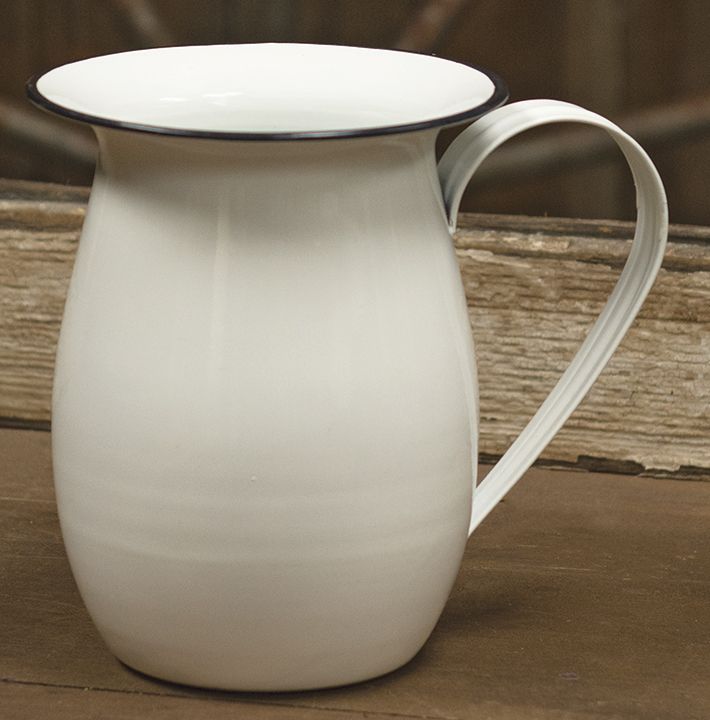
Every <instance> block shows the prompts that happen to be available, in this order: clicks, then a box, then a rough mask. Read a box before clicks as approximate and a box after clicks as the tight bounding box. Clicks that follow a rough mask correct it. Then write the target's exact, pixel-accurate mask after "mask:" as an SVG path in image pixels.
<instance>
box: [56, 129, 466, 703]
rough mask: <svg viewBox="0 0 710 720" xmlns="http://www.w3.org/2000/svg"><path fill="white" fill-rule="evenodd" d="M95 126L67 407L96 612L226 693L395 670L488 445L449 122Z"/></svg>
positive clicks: (69, 345) (69, 465) (114, 634)
mask: <svg viewBox="0 0 710 720" xmlns="http://www.w3.org/2000/svg"><path fill="white" fill-rule="evenodd" d="M99 135H100V138H101V158H102V160H101V163H100V167H99V170H98V172H97V176H96V179H95V184H94V188H93V191H92V195H91V201H90V206H89V212H88V215H87V218H86V223H85V226H84V231H83V235H82V240H81V247H80V250H79V254H78V257H77V264H76V269H75V274H74V278H73V281H72V286H71V291H70V294H69V299H68V302H67V307H66V315H65V320H64V325H63V328H62V334H61V341H60V345H59V353H58V359H57V370H56V381H55V392H54V412H53V429H54V437H53V442H54V470H55V478H56V487H57V498H58V504H59V512H60V517H61V522H62V530H63V533H64V538H65V542H66V546H67V550H68V553H69V557H70V560H71V563H72V568H73V570H74V573H75V576H76V578H77V582H78V585H79V588H80V590H81V593H82V596H83V598H84V600H85V602H86V604H87V607H88V608H89V611H90V613H91V615H92V617H93V618H94V620H95V622H96V624H97V626H98V627H99V628H100V630H101V632H102V634H103V636H104V638H105V639H106V641H107V642H108V644H109V646H110V647H111V649H112V650H113V651H114V652H115V653H116V654H117V655H118V657H120V658H121V659H122V660H124V662H126V663H128V664H129V665H132V666H134V667H136V668H138V669H140V670H143V671H144V672H147V673H150V674H154V675H157V676H159V677H164V678H168V679H171V680H175V681H178V682H186V683H193V684H199V685H207V686H213V687H225V688H240V689H293V688H303V687H314V686H325V685H333V684H339V683H345V682H353V681H356V680H360V679H364V678H366V677H369V676H372V675H377V674H380V673H384V672H386V671H388V670H391V669H393V668H395V667H397V666H398V665H401V664H402V663H404V662H406V661H407V660H408V659H409V658H410V657H411V656H412V655H414V653H415V652H416V651H417V650H418V649H419V648H420V647H421V645H422V644H423V643H424V641H425V640H426V638H427V636H428V635H429V633H430V632H431V630H432V628H433V627H434V624H435V623H436V620H437V618H438V616H439V614H440V612H441V610H442V608H443V606H444V603H445V601H446V598H447V595H448V593H449V590H450V588H451V585H452V583H453V581H454V578H455V576H456V572H457V570H458V565H459V562H460V559H461V556H462V553H463V548H464V544H465V542H466V538H467V532H466V531H467V527H468V520H469V513H470V507H471V491H472V483H471V480H472V476H473V469H474V463H473V458H474V457H475V454H476V450H475V446H474V440H473V438H475V436H476V406H475V380H474V373H475V371H474V362H473V352H472V347H471V340H470V331H469V325H468V315H467V312H466V306H465V300H464V296H463V291H462V288H461V283H460V279H459V271H458V265H457V263H456V260H455V257H454V253H453V248H452V244H451V239H450V236H449V233H448V230H447V227H446V222H445V219H444V213H443V208H442V205H441V196H440V191H439V187H438V180H437V177H436V167H435V160H434V136H433V135H432V134H431V133H424V134H419V133H414V134H408V135H402V136H394V137H391V138H371V139H358V140H338V141H335V140H330V141H322V142H319V141H311V142H304V143H286V144H284V143H275V144H271V143H253V144H248V143H238V142H217V141H211V140H194V139H179V138H163V137H158V136H150V135H134V134H129V133H124V132H121V131H112V130H101V131H100V132H99Z"/></svg>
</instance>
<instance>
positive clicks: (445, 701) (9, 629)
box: [0, 429, 710, 720]
mask: <svg viewBox="0 0 710 720" xmlns="http://www.w3.org/2000/svg"><path fill="white" fill-rule="evenodd" d="M0 458H2V464H0V536H2V537H3V539H4V542H3V544H2V545H0V716H1V717H3V718H30V717H57V718H65V717H66V718H68V717H72V718H96V717H122V718H134V717H136V718H137V717H145V716H146V715H147V713H148V712H149V711H150V712H151V717H153V716H155V717H158V718H160V717H176V718H179V717H197V716H199V717H201V718H206V719H209V718H221V717H226V714H227V713H228V712H232V713H233V714H234V716H235V717H242V716H243V717H254V718H262V717H274V718H281V717H293V718H294V719H295V720H302V719H306V718H313V719H314V720H317V719H318V718H324V719H325V720H328V718H334V719H337V720H341V719H344V718H346V717H373V718H385V717H401V718H434V719H437V720H443V719H444V718H447V719H452V718H479V717H480V718H490V719H491V720H543V719H545V720H592V719H597V720H601V719H602V718H605V719H606V720H611V719H614V718H617V719H621V718H623V720H636V719H638V720H648V718H654V720H701V719H702V720H704V719H705V718H707V717H710V683H709V682H708V680H709V679H710V671H709V670H708V668H709V667H710V605H709V604H708V597H709V596H710V554H709V553H708V552H707V550H706V548H707V537H708V534H709V533H710V484H709V483H705V482H684V483H679V482H675V481H672V480H669V479H665V480H663V479H648V478H635V477H629V476H620V475H607V474H603V473H584V472H571V471H561V470H551V469H535V470H532V471H530V472H529V473H528V474H527V476H526V477H525V478H524V479H523V481H522V482H521V483H520V484H519V485H517V486H516V487H515V488H514V489H513V490H512V491H511V493H510V494H509V496H508V497H507V499H506V500H505V501H504V502H503V503H502V504H501V505H500V506H499V507H498V508H496V510H495V511H494V513H493V514H492V515H491V516H490V518H489V519H487V520H486V522H485V523H483V525H482V526H481V527H480V528H479V529H478V530H477V531H476V533H475V535H474V537H473V539H472V541H471V542H470V543H469V546H468V548H467V551H466V554H465V557H464V561H463V565H462V568H461V572H460V574H459V577H458V579H457V581H456V584H455V587H454V589H453V592H452V594H451V597H450V599H449V602H448V605H447V607H446V609H445V611H444V614H443V616H442V618H441V621H440V622H439V624H438V626H437V628H436V630H435V631H434V634H433V635H432V637H431V638H430V640H429V641H428V643H427V644H426V646H425V647H424V649H423V650H422V652H421V653H420V654H419V655H418V656H417V657H416V658H415V659H414V660H413V661H412V662H411V663H409V664H408V665H407V666H406V667H404V668H402V669H400V670H398V671H396V672H394V673H392V674H390V675H388V676H385V677H383V678H380V679H377V680H373V681H371V682H366V683H362V684H359V685H353V686H350V687H344V688H337V689H334V690H327V691H321V692H304V693H283V694H266V693H250V694H244V693H219V692H210V691H200V690H195V689H191V688H187V687H184V686H179V685H174V684H170V683H165V682H159V681H156V680H153V679H151V678H149V677H146V676H144V675H139V674H138V673H135V672H133V671H131V670H129V669H128V668H126V667H125V666H123V665H122V664H120V663H119V662H118V661H117V660H115V659H114V658H113V657H112V656H111V655H110V654H109V652H108V651H107V650H106V648H105V647H104V645H103V643H102V641H101V640H100V638H99V637H98V635H97V633H96V631H95V629H94V627H93V625H92V624H91V621H90V619H89V617H88V615H87V613H86V611H85V609H84V606H83V604H82V602H81V599H80V597H79V595H78V593H77V590H76V587H75V585H74V582H73V580H72V578H71V574H70V571H69V566H68V563H67V560H66V557H65V554H64V549H63V546H62V542H61V536H60V531H59V525H58V522H57V517H56V512H55V505H54V496H53V492H52V485H51V467H50V460H49V434H48V433H45V432H34V431H26V430H11V429H4V430H0ZM7 468H9V469H10V470H9V471H7V470H6V469H7ZM153 713H154V714H153Z"/></svg>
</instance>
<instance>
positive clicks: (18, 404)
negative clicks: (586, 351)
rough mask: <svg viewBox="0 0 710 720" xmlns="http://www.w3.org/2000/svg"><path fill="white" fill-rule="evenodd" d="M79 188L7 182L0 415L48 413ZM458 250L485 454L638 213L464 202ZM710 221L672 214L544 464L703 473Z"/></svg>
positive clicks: (530, 402)
mask: <svg viewBox="0 0 710 720" xmlns="http://www.w3.org/2000/svg"><path fill="white" fill-rule="evenodd" d="M87 197H88V190H87V189H86V188H63V187H57V186H51V185H38V184H33V183H17V182H9V181H0V423H3V424H5V425H19V426H22V425H27V424H30V425H34V426H40V427H47V426H48V424H49V421H50V397H51V384H52V371H53V363H54V351H55V343H56V338H57V334H58V331H59V324H60V320H61V312H62V308H63V304H64V298H65V295H66V291H67V285H68V282H69V278H70V274H71V268H72V263H73V257H74V253H75V250H76V246H77V240H78V236H79V232H80V229H81V224H82V221H83V217H84V211H85V203H86V199H87ZM460 224H461V227H460V230H459V232H458V233H457V236H456V249H457V253H458V258H459V262H460V266H461V271H462V275H463V279H464V284H465V288H466V294H467V298H468V302H469V306H470V314H471V322H472V327H473V333H474V337H475V341H476V347H477V355H478V362H479V379H480V388H481V443H480V447H481V452H482V455H483V457H484V458H488V459H491V458H495V457H498V456H500V454H501V453H502V452H503V451H504V450H505V448H506V447H507V446H508V445H509V444H510V442H511V440H512V439H513V438H514V437H515V436H516V435H517V433H518V432H519V431H520V430H521V429H522V427H523V426H524V425H525V423H526V422H527V420H528V419H529V418H530V417H531V416H532V414H533V413H534V411H535V410H536V408H537V407H538V406H539V404H540V403H541V402H542V400H543V398H544V397H545V395H546V393H547V392H548V391H549V390H550V389H551V388H552V386H553V385H554V383H555V381H556V379H557V378H558V377H559V375H560V374H561V372H562V370H563V369H564V367H565V365H566V363H567V362H568V361H569V360H570V359H571V357H572V355H573V353H574V351H575V349H576V348H577V346H578V345H579V343H580V342H581V340H582V338H583V336H584V334H585V332H586V331H587V329H588V328H589V326H590V325H591V323H592V321H593V319H594V317H595V315H596V313H598V311H599V310H600V309H601V307H602V305H603V303H604V299H605V297H606V296H607V294H608V293H609V291H610V290H611V288H612V286H613V284H614V282H615V279H616V277H617V276H618V273H619V272H620V269H621V266H622V265H623V262H624V260H625V258H626V254H627V252H628V246H629V243H630V239H629V238H630V237H631V232H632V226H630V225H629V224H627V223H607V222H589V221H587V222H583V221H574V220H553V219H545V218H538V219H534V218H525V217H509V216H491V215H463V216H462V217H461V223H460ZM709 360H710V229H704V228H693V227H682V226H677V227H674V228H673V230H672V236H671V241H670V244H669V248H668V252H667V255H666V259H665V262H664V267H663V269H662V270H661V273H660V276H659V278H658V280H657V282H656V284H655V286H654V288H653V290H652V292H651V295H650V296H649V299H648V301H647V302H646V304H645V306H644V308H643V309H642V311H641V314H640V315H639V317H638V318H637V320H636V322H635V323H634V325H633V327H632V329H631V330H630V332H629V333H628V335H627V337H626V338H625V340H624V342H623V344H622V346H621V347H620V349H619V350H618V351H617V353H616V355H615V356H614V358H613V359H612V361H611V363H610V364H609V366H608V367H607V369H606V370H605V371H604V373H603V374H602V376H601V378H600V379H599V381H598V382H597V384H596V385H595V386H594V388H593V389H592V391H591V392H590V393H589V395H588V397H587V398H586V399H585V401H584V402H583V404H582V405H581V406H580V408H579V409H578V410H577V411H576V412H575V414H574V415H573V416H572V418H571V419H570V420H569V421H568V422H567V424H566V426H565V427H564V428H563V430H562V431H561V432H560V433H559V435H558V436H557V437H556V438H555V440H554V441H553V443H552V444H551V445H550V446H549V447H548V448H547V450H546V451H545V452H544V454H543V456H542V460H543V462H547V463H553V464H555V463H556V464H572V465H576V466H579V467H585V468H591V469H610V470H615V471H622V472H630V473H645V474H655V475H658V474H661V475H664V474H672V475H675V476H678V477H707V478H710V362H708V361H709Z"/></svg>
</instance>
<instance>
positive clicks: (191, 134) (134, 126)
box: [25, 65, 508, 141]
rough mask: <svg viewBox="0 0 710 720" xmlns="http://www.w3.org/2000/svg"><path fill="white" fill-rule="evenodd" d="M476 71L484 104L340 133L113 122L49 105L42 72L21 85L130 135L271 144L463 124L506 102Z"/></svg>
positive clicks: (497, 83)
mask: <svg viewBox="0 0 710 720" xmlns="http://www.w3.org/2000/svg"><path fill="white" fill-rule="evenodd" d="M467 67H470V68H472V69H474V70H478V72H481V73H483V74H484V75H485V76H486V77H487V78H488V79H489V80H490V81H491V82H492V83H493V94H492V95H491V96H490V97H489V98H488V100H486V102H484V103H482V104H480V105H476V106H474V107H472V108H469V109H468V110H464V111H463V112H460V113H455V114H453V115H444V116H442V117H437V118H432V119H429V120H421V121H418V122H412V123H403V124H400V125H382V126H374V127H366V128H353V129H349V130H348V129H344V130H299V131H291V132H289V131H285V132H273V133H269V132H227V131H219V130H189V129H185V128H172V127H164V126H161V125H146V124H143V123H134V122H127V121H124V120H113V119H111V118H106V117H101V116H100V115H91V114H90V113H83V112H79V111H78V110H71V109H70V108H67V107H65V106H64V105H59V104H58V103H55V102H53V101H52V100H50V99H49V98H48V97H46V96H45V95H43V94H42V93H41V92H40V91H39V89H38V88H37V83H38V82H39V80H40V79H41V78H42V76H43V75H45V74H46V73H40V74H38V75H34V76H33V77H31V78H30V79H29V80H28V81H27V83H26V84H25V90H26V92H27V97H28V98H29V99H30V100H31V101H32V102H33V103H34V104H35V105H36V106H37V107H39V108H41V109H42V110H47V111H49V112H51V113H55V114H56V115H61V116H62V117H66V118H69V119H70V120H76V121H78V122H84V123H89V124H90V125H99V126H101V127H108V128H114V129H116V130H129V131H131V132H140V133H150V134H153V135H168V136H172V137H186V138H205V139H209V140H250V141H259V140H261V141H266V140H268V141H273V140H331V139H342V138H355V137H373V136H377V135H394V134H398V133H408V132H415V131H417V130H428V129H431V128H436V127H446V126H449V125H458V124H460V123H464V122H467V121H472V120H476V119H477V118H479V117H481V116H482V115H485V114H486V113H487V112H489V111H490V110H493V109H494V108H497V107H499V106H500V105H503V104H504V103H505V102H506V100H507V99H508V88H507V87H506V85H505V83H504V82H503V80H502V79H501V78H500V76H499V75H497V74H496V73H494V72H491V71H490V70H486V69H484V68H481V67H477V66H476V65H467Z"/></svg>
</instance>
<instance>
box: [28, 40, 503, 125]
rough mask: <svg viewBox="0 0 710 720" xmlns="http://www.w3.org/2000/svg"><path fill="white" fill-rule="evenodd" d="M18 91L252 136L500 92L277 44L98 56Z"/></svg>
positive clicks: (476, 103)
mask: <svg viewBox="0 0 710 720" xmlns="http://www.w3.org/2000/svg"><path fill="white" fill-rule="evenodd" d="M29 92H30V95H31V96H32V98H33V100H35V102H37V103H38V104H40V105H43V106H44V107H45V108H46V109H49V110H52V111H54V112H57V113H60V114H63V115H68V116H70V117H73V118H74V119H77V120H83V121H86V122H90V123H93V124H98V125H109V126H118V127H125V128H128V129H137V130H144V131H152V132H164V133H169V134H181V135H191V134H214V135H217V136H220V137H221V136H228V135H236V136H242V135H243V136H253V137H254V138H256V139H258V137H259V136H263V137H269V138H271V137H273V136H275V135H284V136H288V135H306V136H307V135H309V134H313V135H314V136H320V137H322V136H328V135H334V136H342V135H348V134H351V135H358V134H376V133H378V132H388V131H389V132H392V131H399V130H413V129H420V128H422V127H434V126H440V125H446V124H453V123H456V122H463V121H465V120H470V119H474V118H475V117H478V116H479V115H482V114H483V113H484V112H486V111H487V110H489V109H490V108H492V107H495V106H497V105H500V104H502V102H504V101H505V99H506V96H507V93H506V90H505V87H504V85H503V84H502V82H501V81H500V80H499V79H498V78H497V77H496V76H495V75H494V74H492V73H488V72H485V71H482V70H479V69H476V68H473V67H469V66H467V65H462V64H460V63H455V62H452V61H448V60H443V59H440V58H436V57H432V56H427V55H418V54H414V53H407V52H398V51H392V50H375V49H367V48H354V47H345V46H327V45H305V44H278V43H269V44H255V45H212V46H192V47H168V48H153V49H149V50H138V51H132V52H125V53H118V54H114V55H105V56H102V57H97V58H91V59H89V60H81V61H79V62H75V63H71V64H68V65H64V66H62V67H59V68H56V69H54V70H51V71H50V72H48V73H46V74H45V75H43V76H42V77H40V78H39V79H38V80H36V81H34V82H31V83H30V84H29Z"/></svg>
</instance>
